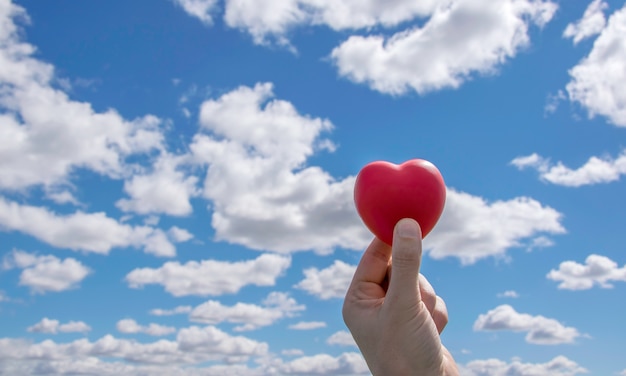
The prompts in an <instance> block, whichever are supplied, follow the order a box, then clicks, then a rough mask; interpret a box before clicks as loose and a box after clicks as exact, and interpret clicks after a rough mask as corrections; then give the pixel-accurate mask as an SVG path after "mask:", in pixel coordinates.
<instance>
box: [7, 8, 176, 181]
mask: <svg viewBox="0 0 626 376" xmlns="http://www.w3.org/2000/svg"><path fill="white" fill-rule="evenodd" d="M18 18H22V19H27V16H26V13H25V11H24V10H23V8H21V7H19V6H17V5H14V4H11V3H10V2H6V1H5V3H4V4H3V6H2V7H0V23H2V29H1V30H0V85H1V86H2V88H3V89H2V92H1V93H0V110H1V111H0V112H1V113H0V189H5V190H23V189H25V188H28V187H31V186H35V185H43V186H47V187H49V186H57V185H67V184H70V183H69V180H68V179H69V176H70V174H71V173H72V172H74V171H75V170H77V169H83V168H84V169H89V170H91V171H94V172H95V173H98V174H101V175H104V176H108V177H112V178H121V177H123V176H124V174H126V173H127V171H129V166H127V165H126V163H125V160H126V158H127V157H128V156H131V155H133V154H143V153H148V152H151V151H154V150H158V149H161V148H162V144H163V139H164V136H163V133H162V131H161V130H160V129H159V125H160V123H161V121H160V120H159V119H157V118H156V117H154V116H144V117H142V118H138V119H135V120H132V121H128V120H125V119H123V118H122V117H121V116H120V115H119V114H118V113H117V112H115V111H114V110H108V111H106V112H103V113H97V112H95V111H94V110H93V109H92V107H91V105H90V104H88V103H83V102H77V101H73V100H71V99H70V98H69V97H68V96H67V94H65V93H64V92H62V91H60V90H58V89H55V88H54V87H53V82H54V81H55V73H54V67H53V66H52V65H50V64H47V63H44V62H41V61H39V60H37V59H35V58H34V57H33V54H34V52H35V51H36V49H35V47H34V46H32V45H30V44H28V43H25V42H23V41H22V40H21V35H22V34H21V33H20V32H19V30H18V27H17V26H16V24H15V22H14V20H15V19H18Z"/></svg>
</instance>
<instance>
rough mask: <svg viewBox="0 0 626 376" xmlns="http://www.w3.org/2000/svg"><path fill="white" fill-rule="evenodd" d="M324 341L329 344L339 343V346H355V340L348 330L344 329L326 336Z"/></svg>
mask: <svg viewBox="0 0 626 376" xmlns="http://www.w3.org/2000/svg"><path fill="white" fill-rule="evenodd" d="M326 343H328V344H329V345H339V346H354V347H357V344H356V342H355V341H354V337H352V334H350V332H347V331H345V330H341V331H338V332H336V333H334V334H333V335H331V336H330V337H328V339H327V340H326Z"/></svg>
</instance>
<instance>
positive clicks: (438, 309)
mask: <svg viewBox="0 0 626 376" xmlns="http://www.w3.org/2000/svg"><path fill="white" fill-rule="evenodd" d="M432 317H433V321H434V322H435V326H436V327H437V331H438V332H439V334H441V332H443V329H444V328H445V327H446V325H448V308H447V307H446V302H444V301H443V299H441V298H440V297H439V296H437V303H436V304H435V309H434V310H433V312H432Z"/></svg>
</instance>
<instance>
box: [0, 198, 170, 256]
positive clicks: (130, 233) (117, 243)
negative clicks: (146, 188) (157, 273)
mask: <svg viewBox="0 0 626 376" xmlns="http://www.w3.org/2000/svg"><path fill="white" fill-rule="evenodd" d="M2 227H3V228H4V229H7V230H13V231H20V232H23V233H25V234H28V235H31V236H34V237H35V238H37V239H39V240H41V241H43V242H46V243H48V244H50V245H52V246H54V247H58V248H67V249H71V250H75V251H86V252H94V253H100V254H108V253H109V251H110V250H111V249H112V248H125V247H129V246H133V247H143V248H144V251H145V252H147V253H151V254H154V255H157V256H174V255H175V254H176V248H175V247H174V245H173V244H172V243H171V242H170V241H169V240H168V239H167V237H166V235H165V233H164V232H163V231H161V230H159V229H154V228H152V227H147V226H137V227H132V226H129V225H125V224H121V223H119V222H118V221H116V220H115V219H113V218H110V217H108V216H107V215H106V214H105V213H102V212H100V213H84V212H82V211H77V212H75V213H73V214H69V215H63V216H61V215H57V214H56V213H53V212H51V211H49V210H47V209H45V208H41V207H37V206H31V205H22V204H19V203H16V202H13V201H8V200H6V199H5V198H3V197H1V196H0V228H2Z"/></svg>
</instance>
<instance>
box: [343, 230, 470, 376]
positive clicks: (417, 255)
mask: <svg viewBox="0 0 626 376" xmlns="http://www.w3.org/2000/svg"><path fill="white" fill-rule="evenodd" d="M392 256H393V257H392ZM421 257H422V236H421V231H420V228H419V225H418V224H417V222H416V221H414V220H412V219H403V220H401V221H399V222H398V223H397V224H396V227H395V229H394V235H393V247H390V246H388V245H387V244H385V243H383V242H382V241H381V240H379V239H374V240H373V241H372V243H371V244H370V246H369V247H368V248H367V250H365V253H364V254H363V257H362V258H361V262H360V263H359V265H358V267H357V269H356V272H355V274H354V277H353V279H352V283H351V285H350V287H349V289H348V292H347V294H346V299H345V301H344V305H343V318H344V321H345V323H346V325H347V326H348V329H350V332H351V333H352V336H353V337H354V340H355V341H356V343H357V345H358V346H359V349H360V350H361V353H362V354H363V357H364V358H365V361H366V362H367V365H368V367H369V369H370V371H371V372H372V374H373V375H375V376H377V375H384V376H396V375H397V376H408V375H420V376H458V374H459V371H458V369H457V366H456V363H455V362H454V359H453V358H452V355H451V354H450V352H449V351H448V350H447V349H446V348H445V347H444V346H443V345H442V344H441V338H440V337H439V335H440V333H441V331H442V330H443V328H444V327H445V326H446V324H447V323H448V311H447V309H446V305H445V303H444V301H443V300H442V299H441V298H440V297H438V296H437V295H436V294H435V291H434V290H433V288H432V286H431V285H430V283H428V281H427V280H426V278H425V277H424V276H422V275H421V274H419V268H420V263H421Z"/></svg>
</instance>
